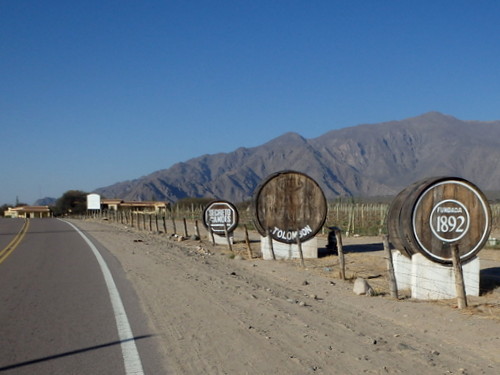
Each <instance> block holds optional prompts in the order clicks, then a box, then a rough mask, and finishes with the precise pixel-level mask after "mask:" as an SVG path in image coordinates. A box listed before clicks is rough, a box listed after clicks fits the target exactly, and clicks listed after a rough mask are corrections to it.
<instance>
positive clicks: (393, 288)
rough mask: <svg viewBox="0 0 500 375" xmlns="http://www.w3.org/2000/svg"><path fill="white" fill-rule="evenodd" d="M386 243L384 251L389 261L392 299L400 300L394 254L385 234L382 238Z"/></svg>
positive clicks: (388, 269) (388, 270)
mask: <svg viewBox="0 0 500 375" xmlns="http://www.w3.org/2000/svg"><path fill="white" fill-rule="evenodd" d="M382 241H383V243H384V251H385V256H386V261H387V272H388V273H389V289H390V291H391V297H393V298H396V299H398V285H397V283H396V275H395V274H394V263H393V262H392V252H391V248H390V246H389V236H388V235H387V234H385V235H384V236H382Z"/></svg>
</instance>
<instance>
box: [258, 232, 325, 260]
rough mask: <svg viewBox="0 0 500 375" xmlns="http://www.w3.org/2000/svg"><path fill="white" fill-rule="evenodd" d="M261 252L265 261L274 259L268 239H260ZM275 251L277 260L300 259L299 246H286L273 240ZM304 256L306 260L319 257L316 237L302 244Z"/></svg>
mask: <svg viewBox="0 0 500 375" xmlns="http://www.w3.org/2000/svg"><path fill="white" fill-rule="evenodd" d="M260 250H261V252H262V258H263V259H265V260H269V259H273V255H272V254H271V249H269V239H268V238H267V237H262V236H261V237H260ZM273 251H274V256H275V257H276V259H297V258H299V259H300V252H299V246H298V245H297V244H286V243H282V242H278V241H275V240H273ZM302 254H303V256H304V259H307V258H309V259H311V258H317V257H318V239H317V238H316V237H313V238H311V239H310V240H308V241H305V242H303V243H302Z"/></svg>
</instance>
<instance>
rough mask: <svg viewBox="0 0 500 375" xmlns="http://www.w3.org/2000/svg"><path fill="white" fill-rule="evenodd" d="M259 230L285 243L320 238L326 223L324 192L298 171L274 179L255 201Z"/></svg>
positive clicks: (280, 173)
mask: <svg viewBox="0 0 500 375" xmlns="http://www.w3.org/2000/svg"><path fill="white" fill-rule="evenodd" d="M254 213H255V218H256V222H255V226H256V227H257V230H258V231H259V233H260V234H261V235H262V236H267V235H268V234H269V233H270V234H271V237H272V238H273V239H274V240H276V241H279V242H283V243H288V244H291V243H296V242H297V235H298V237H299V239H300V241H302V242H303V241H306V240H308V239H310V238H312V237H314V236H315V235H316V233H318V231H319V230H320V229H321V228H322V227H323V224H324V223H325V220H326V213H327V204H326V199H325V195H324V194H323V190H321V188H320V186H319V185H318V184H317V183H316V181H314V180H313V179H312V178H311V177H309V176H307V175H305V174H304V173H300V172H295V171H282V172H277V173H275V174H272V175H270V176H269V177H268V178H267V179H266V180H265V181H264V182H263V183H262V184H261V185H260V187H259V188H258V189H257V191H256V194H255V198H254Z"/></svg>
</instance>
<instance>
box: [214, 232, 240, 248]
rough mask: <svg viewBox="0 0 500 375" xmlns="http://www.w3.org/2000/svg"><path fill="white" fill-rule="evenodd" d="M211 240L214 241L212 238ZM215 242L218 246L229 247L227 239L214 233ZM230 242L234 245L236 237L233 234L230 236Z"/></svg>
mask: <svg viewBox="0 0 500 375" xmlns="http://www.w3.org/2000/svg"><path fill="white" fill-rule="evenodd" d="M209 238H210V240H212V237H210V235H209ZM214 241H215V244H216V245H226V246H227V238H226V237H225V236H219V235H218V234H215V233H214ZM229 241H231V245H232V244H234V236H233V235H232V234H230V235H229Z"/></svg>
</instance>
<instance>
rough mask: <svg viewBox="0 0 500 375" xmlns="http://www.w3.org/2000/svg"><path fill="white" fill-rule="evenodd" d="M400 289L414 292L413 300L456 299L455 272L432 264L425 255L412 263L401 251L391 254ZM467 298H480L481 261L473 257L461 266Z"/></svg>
mask: <svg viewBox="0 0 500 375" xmlns="http://www.w3.org/2000/svg"><path fill="white" fill-rule="evenodd" d="M392 259H393V263H394V272H395V274H396V283H397V286H398V289H408V288H410V289H411V297H412V298H416V299H425V300H436V299H451V298H456V297H457V293H456V287H455V272H454V270H453V267H450V266H444V265H441V264H439V263H435V262H432V261H431V260H429V259H427V258H426V257H424V256H423V255H422V254H414V255H413V256H412V258H411V259H409V258H408V257H406V256H403V255H402V254H401V253H400V252H399V251H397V250H395V251H393V252H392ZM462 270H463V276H464V283H465V294H466V295H469V296H479V270H480V264H479V258H478V257H474V258H473V259H471V260H470V261H468V262H467V263H465V264H462Z"/></svg>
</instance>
